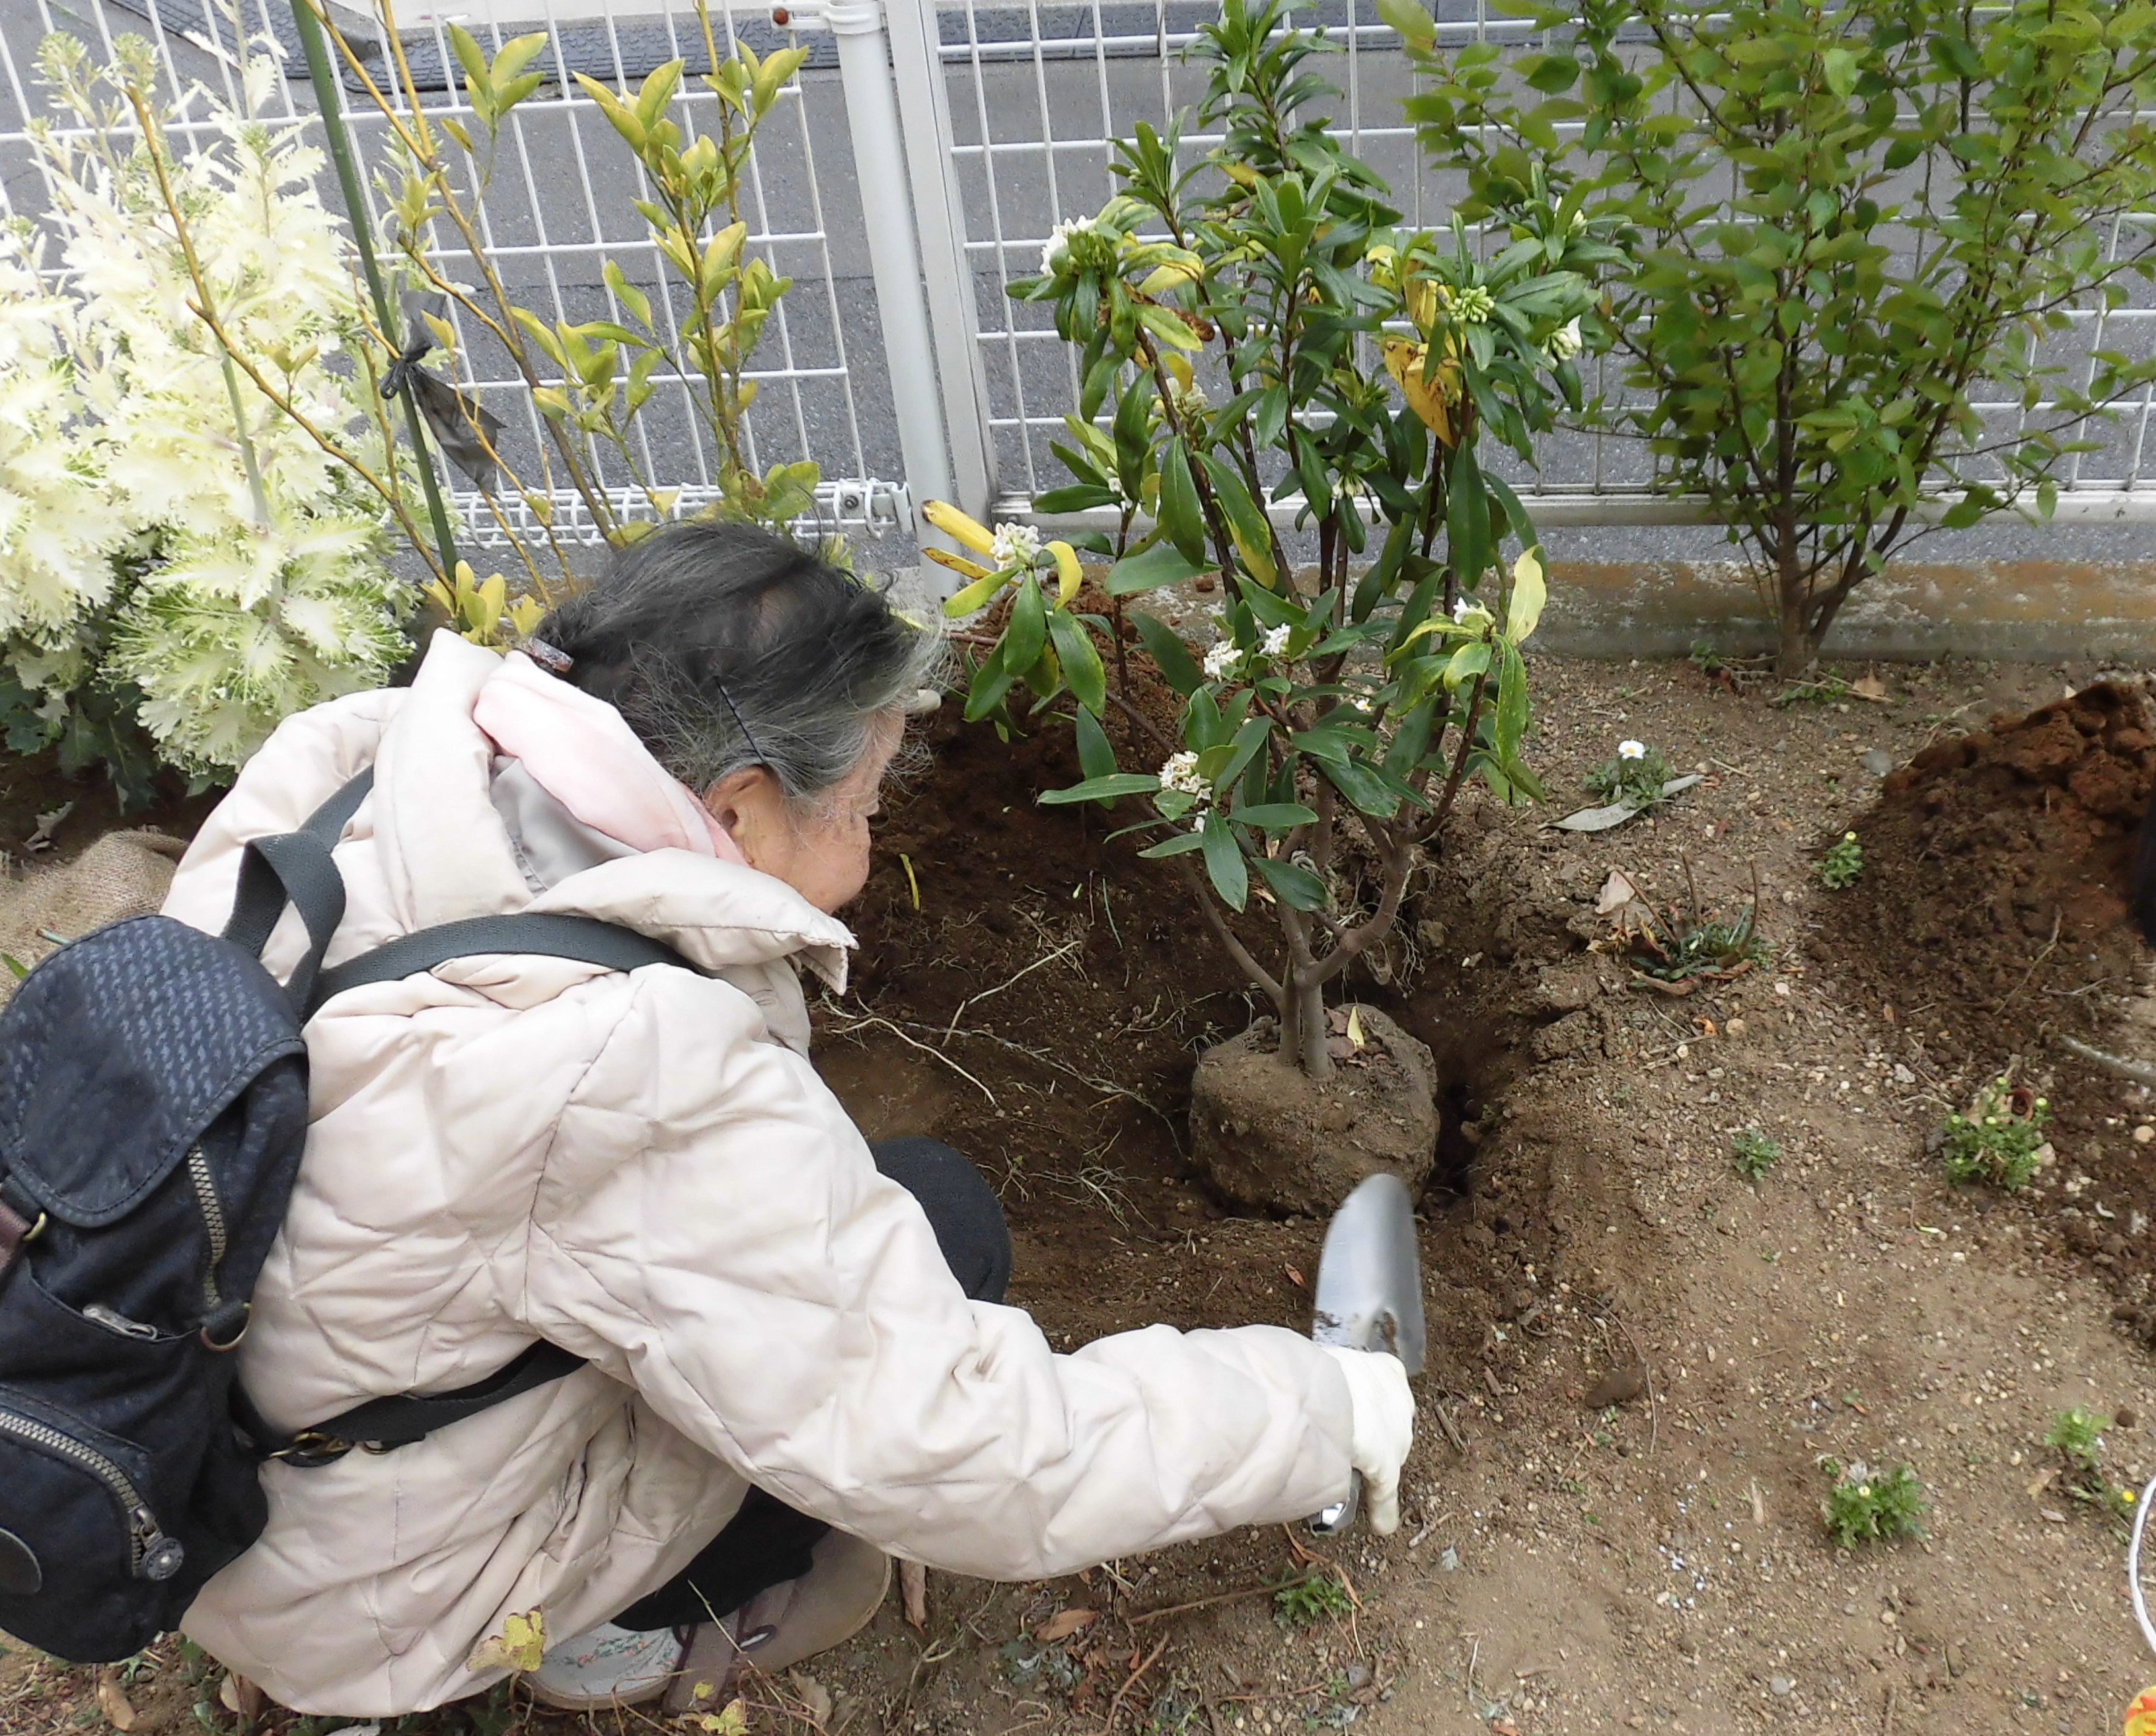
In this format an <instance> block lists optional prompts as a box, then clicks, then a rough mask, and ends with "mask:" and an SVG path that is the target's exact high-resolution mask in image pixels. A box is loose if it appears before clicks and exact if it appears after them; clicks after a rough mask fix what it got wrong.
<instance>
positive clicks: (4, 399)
mask: <svg viewBox="0 0 2156 1736" xmlns="http://www.w3.org/2000/svg"><path fill="white" fill-rule="evenodd" d="M120 52H121V55H122V57H123V59H126V57H127V56H129V55H130V54H134V55H136V59H134V61H133V62H132V64H131V73H130V75H131V76H140V75H141V74H145V73H146V70H147V61H146V54H147V50H146V48H143V47H141V45H139V44H136V45H134V46H132V47H131V45H130V44H129V43H128V41H127V39H122V43H121V49H120ZM40 64H41V66H42V68H43V69H44V73H45V76H46V79H47V80H48V82H49V83H50V84H51V85H53V86H54V90H55V92H56V94H57V95H58V96H59V100H60V103H61V105H62V106H63V107H64V108H65V109H67V110H72V113H71V114H70V115H69V121H70V122H71V124H75V125H79V126H80V128H81V129H82V130H80V131H71V132H69V133H62V132H61V131H59V130H58V129H54V130H50V131H44V132H43V133H41V134H39V135H38V136H37V137H36V148H37V149H38V152H39V155H40V157H42V159H43V162H42V167H44V171H45V174H46V177H47V184H48V185H49V186H50V187H52V189H53V193H54V198H53V203H52V207H51V209H50V210H49V213H48V217H47V225H48V228H49V230H50V231H51V232H52V234H54V238H55V239H57V241H58V243H59V246H58V259H57V261H54V260H53V259H47V258H44V257H41V256H40V255H39V254H38V253H37V252H36V251H34V250H33V249H34V247H35V244H34V243H32V242H30V241H28V240H26V239H23V236H22V235H21V234H18V235H16V236H14V237H12V238H11V237H0V658H4V659H5V660H7V661H8V663H9V664H10V665H13V670H14V671H15V672H16V674H17V675H18V678H19V679H21V680H22V681H23V682H24V684H25V685H26V686H30V687H31V688H33V690H36V691H39V692H40V693H42V695H43V696H44V700H45V701H46V705H47V707H48V710H47V711H46V715H47V716H49V717H50V716H54V715H59V714H62V713H63V712H64V705H65V700H66V694H67V691H68V690H69V688H71V687H73V686H79V685H80V684H81V683H83V682H84V681H88V680H90V679H92V678H93V677H95V676H97V675H100V674H101V675H106V676H108V677H114V678H118V679H121V680H124V681H129V682H131V683H132V684H133V685H134V686H136V687H138V688H139V689H140V690H141V691H142V693H143V694H144V695H145V696H146V697H145V701H144V703H143V705H142V706H141V710H140V711H139V714H138V716H139V721H140V722H141V723H142V724H143V725H144V726H145V727H146V728H147V729H148V730H149V732H150V733H151V735H152V736H153V737H155V738H156V739H157V742H158V744H159V747H160V751H161V752H162V753H163V754H164V756H165V757H166V758H167V759H169V760H170V761H171V762H172V763H174V764H176V765H178V766H181V767H182V768H186V769H187V770H189V771H193V772H217V771H221V770H227V769H229V768H233V767H236V766H238V765H239V763H241V762H242V761H243V760H244V759H245V758H246V757H247V756H248V755H249V753H250V752H253V751H254V748H255V747H258V746H259V745H260V743H261V742H262V740H263V739H264V737H266V736H267V735H268V734H269V731H270V730H271V729H273V728H275V726H276V725H277V723H278V722H280V720H281V719H282V718H284V717H285V716H288V715H289V714H290V713H291V712H293V711H298V710H300V709H303V708H304V707H305V706H311V705H314V704H316V703H317V702H319V701H321V700H325V699H328V698H332V697H334V696H336V695H338V694H340V693H346V692H351V691H357V690H358V689H362V688H366V687H371V686H379V685H380V684H381V683H382V681H383V680H385V679H386V678H387V676H388V673H389V671H390V670H391V669H392V668H393V667H394V666H395V665H396V663H397V662H398V660H399V659H400V658H402V657H403V655H404V654H405V653H406V651H407V650H408V648H409V647H408V642H407V640H406V639H405V638H404V635H403V633H402V631H401V630H400V629H399V625H398V620H399V616H400V614H402V612H403V609H404V608H405V607H406V606H407V603H408V598H409V595H410V588H409V587H408V586H407V585H405V584H403V583H401V582H400V581H399V580H398V578H396V577H395V576H394V575H393V573H391V572H390V571H389V570H388V563H387V562H386V561H385V560H384V558H383V553H384V551H383V546H382V513H381V510H380V503H379V501H378V499H377V497H376V496H374V495H373V494H372V492H371V491H369V490H365V488H364V485H362V484H360V483H359V482H358V481H357V479H356V478H355V477H354V476H353V475H352V472H351V471H350V470H348V469H347V468H346V466H345V465H342V464H341V463H340V462H339V461H338V460H336V459H334V458H332V457H331V455H329V454H327V453H326V452H324V451H323V450H322V449H321V447H320V446H319V445H318V444H316V442H315V441H314V440H313V439H311V437H310V436H309V435H308V434H306V433H305V430H304V429H301V428H300V426H298V425H297V424H296V423H295V421H294V420H293V419H291V417H290V416H289V415H287V414H286V413H285V412H284V411H283V410H281V409H280V408H278V407H277V406H276V405H275V403H273V402H272V401H271V400H270V398H269V397H268V396H267V395H265V394H264V392H263V391H262V390H261V389H260V388H259V387H258V386H256V385H255V384H254V383H253V381H252V380H251V379H250V378H249V376H248V374H247V372H245V370H244V369H242V368H240V367H237V366H236V365H234V364H233V363H232V362H230V361H229V360H228V357H227V353H226V351H225V350H224V348H223V347H222V346H221V345H220V343H219V341H218V338H217V337H216V336H214V335H213V332H212V331H211V330H210V328H209V326H208V324H207V323H206V322H205V321H203V319H202V318H200V317H198V315H197V314H196V313H195V312H194V311H192V310H191V308H190V303H192V302H196V301H198V300H200V299H201V296H200V292H199V291H198V288H197V286H196V285H195V282H194V280H193V276H192V275H191V273H190V271H189V269H188V265H187V259H186V255H185V253H184V251H183V249H182V245H181V239H180V234H179V232H178V230H177V228H176V226H175V224H174V223H173V220H172V216H171V214H170V211H169V210H168V208H167V203H166V201H165V198H164V196H163V194H162V192H161V191H160V189H159V187H158V185H157V178H156V177H155V175H154V174H153V173H152V159H151V157H150V155H149V148H148V147H147V146H145V145H143V144H141V142H139V141H134V140H131V139H130V138H123V137H121V136H117V135H115V134H114V133H112V132H111V131H109V130H108V126H109V121H110V116H111V114H112V113H113V112H114V111H113V110H112V108H111V107H110V105H109V103H108V102H107V101H101V100H100V98H101V97H102V96H103V93H102V91H101V90H100V86H101V85H102V83H103V81H104V80H105V79H106V77H107V76H108V75H107V74H99V73H95V72H93V71H91V70H90V69H88V67H87V65H86V62H85V57H84V53H83V50H82V49H81V48H80V45H79V44H74V42H72V41H71V40H70V39H67V38H65V37H53V38H49V39H47V41H46V43H45V44H44V50H43V52H42V54H41V56H40ZM278 76H279V74H278V70H277V68H276V66H275V63H274V62H273V61H271V60H270V59H268V58H266V57H263V58H258V59H255V60H254V62H253V63H252V64H250V65H249V68H248V69H247V75H246V80H245V88H246V91H247V100H248V105H249V110H256V109H259V107H260V105H263V104H264V102H266V100H267V99H268V98H269V95H270V94H271V92H272V91H273V90H275V85H276V80H277V78H278ZM187 106H189V105H187V104H184V103H183V104H182V108H183V109H184V108H186V107H187ZM208 118H209V119H210V121H212V123H213V129H214V133H215V139H214V142H209V141H198V148H197V149H196V150H195V152H193V154H191V155H190V156H188V157H183V158H176V159H173V160H171V161H169V162H167V176H168V177H169V178H170V182H171V185H172V192H173V194H174V196H175V198H176V200H177V203H178V205H179V208H180V209H181V210H182V212H184V213H186V219H187V239H188V241H189V242H190V243H191V244H192V245H193V250H194V254H195V257H196V260H197V264H198V267H199V270H200V271H201V273H202V276H203V283H204V285H206V287H207V289H208V305H209V306H210V308H211V310H212V311H213V312H214V313H215V315H216V316H217V318H218V322H219V324H220V325H221V326H222V327H223V331H224V332H225V334H226V336H227V338H228V340H229V342H230V344H231V346H232V347H233V349H234V350H235V351H237V352H239V355H241V356H243V357H246V358H247V360H248V361H249V363H250V364H251V365H252V366H253V367H254V369H255V370H256V371H258V372H259V373H260V374H261V376H262V377H263V378H264V379H265V380H267V381H269V382H270V383H273V384H274V385H275V388H276V389H277V391H278V392H279V393H281V394H284V395H285V397H286V398H288V400H289V402H290V403H291V404H292V405H293V407H294V408H296V409H297V410H298V411H299V412H300V413H301V414H303V415H305V417H306V418H307V419H309V420H311V422H313V423H314V424H316V426H317V427H318V428H321V429H324V430H325V432H328V433H331V434H334V435H335V436H336V437H337V438H339V439H342V440H343V441H344V442H346V444H349V445H351V446H353V447H355V448H356V449H358V450H359V451H360V452H362V454H365V455H367V460H368V461H369V463H370V467H371V468H372V469H373V470H375V473H376V474H377V475H387V474H388V460H387V459H386V458H385V457H383V456H382V451H381V444H380V442H379V440H378V439H372V438H371V434H370V430H371V429H372V427H373V425H374V424H372V420H371V419H370V417H369V414H368V411H367V399H366V394H367V390H368V382H367V379H366V378H365V376H364V374H363V373H361V374H359V375H358V377H357V378H353V377H352V375H353V373H354V372H355V371H354V370H352V369H351V367H350V365H349V363H348V362H345V361H344V352H345V351H346V347H347V346H348V345H350V344H352V342H353V341H354V340H355V339H356V338H357V336H358V335H359V334H360V332H361V331H362V326H363V322H362V316H361V314H360V310H359V306H358V302H357V290H356V287H355V285H354V281H353V278H352V271H351V270H350V269H349V266H348V265H347V262H346V257H345V254H344V245H345V244H344V240H343V238H342V235H341V232H340V229H339V227H338V224H337V222H336V219H335V218H333V217H332V216H331V214H330V213H328V212H327V211H326V210H325V209H324V208H322V205H321V200H320V199H319V198H317V197H316V193H315V190H314V186H313V177H314V176H315V174H316V171H317V170H318V168H319V167H320V162H321V160H320V154H319V153H318V152H315V151H313V150H311V149H310V148H307V147H305V146H303V145H302V144H301V143H300V139H299V136H298V133H297V130H296V127H295V126H276V125H272V124H270V123H268V122H265V121H262V120H260V119H259V118H257V117H256V116H255V114H254V113H252V112H241V111H239V110H233V109H231V108H228V107H224V106H221V105H211V106H210V109H209V116H208ZM85 131H86V132H87V133H88V135H89V137H88V140H87V141H86V142H85ZM55 264H57V265H58V266H59V268H60V272H59V275H56V276H49V275H48V271H49V268H50V267H52V266H53V265H55ZM56 285H59V286H56ZM340 369H341V370H342V371H340ZM234 398H237V399H238V400H239V413H238V414H237V415H236V414H235V408H234ZM407 480H409V479H407ZM108 609H109V611H110V614H109V618H107V617H106V616H105V611H107V610H108ZM54 708H61V711H60V712H56V711H55V710H54Z"/></svg>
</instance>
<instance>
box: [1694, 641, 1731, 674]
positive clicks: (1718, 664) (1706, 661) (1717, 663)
mask: <svg viewBox="0 0 2156 1736" xmlns="http://www.w3.org/2000/svg"><path fill="white" fill-rule="evenodd" d="M1691 666H1692V667H1693V668H1694V669H1696V670H1698V671H1699V672H1700V673H1701V674H1702V675H1720V674H1721V673H1722V670H1725V669H1727V668H1728V667H1729V665H1727V663H1725V662H1723V661H1722V653H1721V652H1719V651H1717V650H1715V648H1714V647H1713V646H1712V645H1709V644H1708V643H1707V641H1706V640H1705V639H1694V640H1693V641H1692V642H1691Z"/></svg>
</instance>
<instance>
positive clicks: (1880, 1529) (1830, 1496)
mask: <svg viewBox="0 0 2156 1736" xmlns="http://www.w3.org/2000/svg"><path fill="white" fill-rule="evenodd" d="M1820 1464H1821V1466H1824V1468H1825V1471H1826V1472H1827V1474H1828V1475H1829V1476H1830V1477H1833V1478H1834V1487H1832V1488H1830V1489H1829V1490H1828V1491H1827V1493H1826V1501H1825V1504H1824V1505H1823V1506H1822V1507H1821V1508H1820V1514H1821V1516H1822V1517H1823V1518H1825V1521H1826V1528H1827V1529H1828V1530H1829V1531H1830V1532H1831V1533H1833V1535H1834V1540H1835V1543H1838V1544H1840V1546H1841V1547H1842V1548H1843V1549H1855V1548H1856V1546H1857V1544H1859V1543H1868V1542H1874V1541H1879V1542H1883V1541H1885V1540H1886V1539H1888V1538H1897V1537H1922V1535H1923V1534H1924V1509H1925V1507H1926V1505H1927V1502H1925V1500H1924V1486H1923V1484H1922V1482H1919V1481H1918V1480H1917V1473H1916V1472H1915V1471H1912V1470H1911V1469H1910V1468H1909V1467H1908V1466H1907V1465H1897V1466H1895V1467H1894V1468H1893V1469H1892V1470H1891V1471H1886V1470H1880V1471H1874V1470H1872V1469H1871V1466H1867V1465H1866V1463H1865V1462H1864V1461H1862V1460H1861V1459H1855V1460H1851V1461H1850V1462H1849V1463H1848V1464H1846V1465H1845V1464H1843V1463H1842V1462H1841V1461H1840V1460H1839V1459H1822V1460H1821V1461H1820Z"/></svg>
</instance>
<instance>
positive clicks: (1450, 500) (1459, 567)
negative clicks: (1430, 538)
mask: <svg viewBox="0 0 2156 1736" xmlns="http://www.w3.org/2000/svg"><path fill="white" fill-rule="evenodd" d="M1447 481H1448V487H1447V489H1446V491H1445V548H1446V552H1448V553H1449V554H1450V556H1451V557H1452V565H1453V569H1454V570H1455V572H1457V573H1459V575H1460V583H1462V584H1463V585H1466V586H1467V587H1469V588H1472V587H1473V586H1474V584H1475V582H1476V580H1477V579H1478V578H1481V575H1482V573H1483V570H1484V568H1486V567H1488V566H1489V564H1490V496H1489V493H1488V491H1487V490H1486V489H1485V488H1484V487H1483V486H1482V467H1481V465H1479V464H1477V463H1476V461H1475V449H1474V448H1473V447H1472V446H1471V445H1466V444H1462V445H1461V447H1460V449H1459V450H1458V451H1457V452H1455V453H1454V454H1453V455H1452V475H1450V477H1449V478H1448V479H1447Z"/></svg>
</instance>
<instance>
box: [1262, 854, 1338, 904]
mask: <svg viewBox="0 0 2156 1736" xmlns="http://www.w3.org/2000/svg"><path fill="white" fill-rule="evenodd" d="M1250 865H1251V866H1253V867H1254V868H1255V869H1256V870H1257V871H1258V874H1259V876H1260V878H1261V879H1263V880H1264V881H1265V884H1266V885H1267V886H1270V887H1271V888H1272V889H1273V895H1274V896H1276V897H1277V898H1278V899H1279V900H1280V901H1281V903H1283V904H1285V905H1286V906H1287V907H1288V908H1289V909H1290V910H1323V909H1324V908H1325V907H1326V906H1327V905H1328V904H1330V903H1331V902H1332V894H1331V893H1330V892H1329V891H1327V888H1326V885H1325V882H1324V881H1322V880H1320V879H1319V878H1318V877H1317V876H1316V875H1314V874H1312V872H1311V871H1309V870H1308V869H1307V868H1304V867H1300V866H1298V865H1296V864H1295V863H1293V862H1277V861H1275V860H1273V859H1272V858H1271V857H1270V856H1253V857H1251V858H1250Z"/></svg>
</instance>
